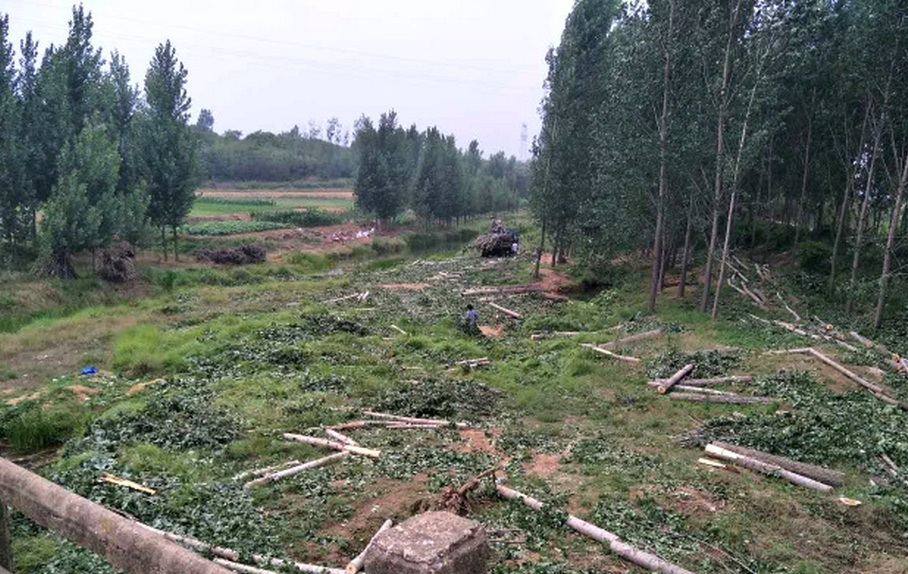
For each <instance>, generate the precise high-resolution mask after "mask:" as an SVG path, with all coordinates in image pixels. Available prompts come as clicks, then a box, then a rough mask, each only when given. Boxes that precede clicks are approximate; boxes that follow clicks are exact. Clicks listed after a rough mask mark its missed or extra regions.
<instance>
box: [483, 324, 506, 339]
mask: <svg viewBox="0 0 908 574" xmlns="http://www.w3.org/2000/svg"><path fill="white" fill-rule="evenodd" d="M504 328H505V326H504V325H498V326H497V327H492V326H490V325H480V326H479V331H480V332H481V333H482V334H483V335H485V336H486V337H500V336H501V334H502V333H504Z"/></svg>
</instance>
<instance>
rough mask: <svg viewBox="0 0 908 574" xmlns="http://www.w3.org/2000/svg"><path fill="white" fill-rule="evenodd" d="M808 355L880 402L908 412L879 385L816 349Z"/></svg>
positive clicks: (902, 404) (905, 407) (907, 406)
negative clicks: (865, 390)
mask: <svg viewBox="0 0 908 574" xmlns="http://www.w3.org/2000/svg"><path fill="white" fill-rule="evenodd" d="M808 353H810V354H811V355H813V356H814V357H816V358H817V359H819V360H821V361H823V362H824V363H825V364H827V365H829V366H830V367H832V368H833V369H835V370H836V371H838V372H840V373H842V374H843V375H845V376H846V377H848V378H849V379H851V380H852V381H854V382H856V383H857V384H859V385H861V386H862V387H864V388H865V389H867V390H869V391H870V392H871V393H872V394H873V396H875V397H876V398H878V399H880V400H881V401H883V402H885V403H888V404H890V405H894V406H897V407H900V408H902V409H905V410H908V405H906V404H905V403H901V402H899V401H898V400H896V399H894V398H892V397H890V396H889V395H887V394H886V391H885V390H883V388H882V387H880V386H879V385H875V384H873V383H871V382H870V381H867V380H866V379H864V378H862V377H860V376H858V375H857V374H855V373H854V372H852V371H849V370H848V369H846V368H845V367H844V366H842V365H840V364H839V363H837V362H835V361H833V360H832V359H830V358H829V357H827V356H826V355H824V354H823V353H821V352H820V351H817V350H816V349H810V350H809V351H808Z"/></svg>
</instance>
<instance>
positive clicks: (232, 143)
mask: <svg viewBox="0 0 908 574" xmlns="http://www.w3.org/2000/svg"><path fill="white" fill-rule="evenodd" d="M214 122H215V118H214V115H213V114H212V113H211V111H210V110H202V111H201V112H200V113H199V118H198V120H197V122H196V124H195V125H194V126H193V130H194V131H195V132H196V133H197V134H198V136H199V140H200V148H199V165H200V169H201V175H202V177H204V178H205V179H206V180H209V181H213V182H232V181H268V182H294V181H298V180H302V179H306V178H311V177H317V178H323V179H338V178H350V177H353V175H354V173H355V167H354V158H353V152H352V151H351V149H350V147H349V143H350V133H349V132H347V131H345V130H343V127H342V126H341V124H340V122H339V121H338V120H337V118H331V119H330V120H328V124H327V127H326V129H325V133H324V137H325V139H318V138H316V137H310V136H311V135H312V133H314V132H310V133H306V134H303V133H301V132H300V129H299V128H298V127H295V126H294V127H293V128H292V129H291V130H289V131H286V132H282V133H280V134H274V133H271V132H263V131H258V132H254V133H251V134H248V135H246V136H245V137H242V134H240V133H239V132H236V131H231V130H228V131H226V132H225V133H224V134H222V135H219V134H217V133H215V132H214ZM320 133H321V132H320V131H319V134H320Z"/></svg>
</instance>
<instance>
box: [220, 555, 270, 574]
mask: <svg viewBox="0 0 908 574" xmlns="http://www.w3.org/2000/svg"><path fill="white" fill-rule="evenodd" d="M211 561H212V562H214V563H215V564H217V565H219V566H223V567H224V568H229V569H230V570H233V571H234V572H239V573H240V574H278V572H275V571H274V570H265V569H264V568H256V567H255V566H249V565H247V564H240V563H239V562H234V561H233V560H227V559H225V558H213V559H212V560H211Z"/></svg>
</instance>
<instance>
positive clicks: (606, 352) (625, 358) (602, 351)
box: [581, 343, 641, 363]
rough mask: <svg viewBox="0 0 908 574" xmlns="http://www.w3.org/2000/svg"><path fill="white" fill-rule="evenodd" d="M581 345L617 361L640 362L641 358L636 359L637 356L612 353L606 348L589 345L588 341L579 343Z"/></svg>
mask: <svg viewBox="0 0 908 574" xmlns="http://www.w3.org/2000/svg"><path fill="white" fill-rule="evenodd" d="M581 347H585V348H587V349H589V350H591V351H596V352H597V353H599V354H600V355H605V356H606V357H611V358H613V359H617V360H619V361H624V362H625V363H639V362H641V359H638V358H637V357H630V356H628V355H619V354H618V353H613V352H611V351H609V350H608V349H600V348H599V347H597V346H596V345H590V344H588V343H585V344H583V345H581Z"/></svg>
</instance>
